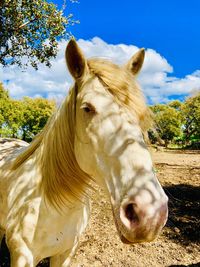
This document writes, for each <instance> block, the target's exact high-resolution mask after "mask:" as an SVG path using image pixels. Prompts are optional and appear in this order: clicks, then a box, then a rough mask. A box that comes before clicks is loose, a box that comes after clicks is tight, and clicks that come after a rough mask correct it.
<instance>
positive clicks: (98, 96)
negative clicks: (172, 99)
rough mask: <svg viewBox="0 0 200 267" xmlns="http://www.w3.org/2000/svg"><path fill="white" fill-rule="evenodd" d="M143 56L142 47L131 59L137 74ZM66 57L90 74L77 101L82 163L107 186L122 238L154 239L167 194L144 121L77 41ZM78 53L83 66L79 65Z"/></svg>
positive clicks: (75, 73)
mask: <svg viewBox="0 0 200 267" xmlns="http://www.w3.org/2000/svg"><path fill="white" fill-rule="evenodd" d="M143 55H144V52H143V50H141V51H140V52H139V53H137V55H136V56H135V57H133V58H132V60H131V61H132V62H133V61H134V64H131V67H132V68H133V67H134V68H135V69H134V70H133V69H132V72H133V73H134V74H136V73H137V72H138V71H139V69H140V67H141V65H142V62H143ZM66 56H67V63H68V67H69V70H70V72H71V73H72V75H73V76H74V77H75V79H77V82H80V78H81V77H83V76H85V80H84V79H82V81H83V80H84V82H82V83H81V86H79V88H80V89H79V92H78V94H77V99H76V137H75V155H76V159H77V162H78V164H79V165H80V167H81V169H82V170H84V171H85V172H86V173H88V174H89V175H90V176H91V177H93V178H95V179H96V180H97V181H98V182H99V183H101V184H102V185H103V186H104V187H105V188H106V190H107V192H108V195H109V197H110V200H111V205H112V209H113V214H114V219H115V223H116V226H117V229H118V232H119V235H120V237H121V240H122V241H123V242H125V243H135V242H142V241H151V240H153V239H154V238H155V237H156V236H157V235H158V233H159V232H160V230H161V229H162V227H163V226H164V224H165V222H166V219H167V197H166V195H165V193H164V191H163V189H162V188H161V186H160V184H159V182H158V180H157V178H156V176H155V173H154V171H153V166H152V161H151V157H150V154H149V151H148V149H147V147H146V145H145V143H144V139H143V135H142V131H141V128H140V126H139V120H138V118H137V116H136V114H134V112H131V111H130V110H129V109H128V108H127V107H125V106H123V105H121V104H120V103H119V102H118V101H116V98H115V96H114V95H113V94H111V93H110V92H109V91H108V89H106V87H105V85H104V84H103V83H102V81H101V80H100V79H99V78H97V77H96V76H94V75H93V76H92V75H91V73H90V71H89V68H88V67H87V63H86V61H85V60H84V58H83V56H82V54H81V52H80V50H79V49H78V47H77V45H76V43H75V42H74V41H71V42H70V43H69V45H68V49H67V53H66ZM72 56H73V57H75V58H76V61H75V62H78V64H79V65H78V66H76V67H74V65H73V64H74V63H72V62H73V60H71V58H70V57H72ZM77 59H78V60H77ZM127 66H128V67H130V62H129V64H128V65H127ZM128 67H127V68H128ZM86 76H87V78H86Z"/></svg>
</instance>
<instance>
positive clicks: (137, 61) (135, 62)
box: [125, 48, 145, 75]
mask: <svg viewBox="0 0 200 267" xmlns="http://www.w3.org/2000/svg"><path fill="white" fill-rule="evenodd" d="M144 56H145V50H144V48H141V49H140V50H139V51H138V52H137V53H136V54H135V55H133V57H132V58H131V59H130V60H129V61H128V63H127V64H126V66H125V67H126V68H127V69H128V70H129V71H131V73H132V74H133V75H137V74H138V73H139V72H140V70H141V68H142V65H143V62H144Z"/></svg>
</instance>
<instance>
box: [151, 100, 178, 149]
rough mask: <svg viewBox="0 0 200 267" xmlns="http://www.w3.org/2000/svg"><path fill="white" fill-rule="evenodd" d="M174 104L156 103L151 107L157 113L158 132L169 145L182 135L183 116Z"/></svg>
mask: <svg viewBox="0 0 200 267" xmlns="http://www.w3.org/2000/svg"><path fill="white" fill-rule="evenodd" d="M172 106H173V105H170V104H168V105H164V104H163V105H155V106H153V107H152V108H151V109H152V111H153V112H154V114H155V123H156V127H157V132H158V134H159V136H160V137H161V139H163V140H164V141H165V145H166V146H167V145H168V143H169V142H170V141H172V140H173V139H174V138H175V137H178V136H180V135H181V125H182V116H181V113H180V111H179V110H177V109H176V108H175V107H172Z"/></svg>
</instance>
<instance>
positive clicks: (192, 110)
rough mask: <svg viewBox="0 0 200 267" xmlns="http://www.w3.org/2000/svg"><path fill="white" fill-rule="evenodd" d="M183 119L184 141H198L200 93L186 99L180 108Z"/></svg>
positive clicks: (199, 131)
mask: <svg viewBox="0 0 200 267" xmlns="http://www.w3.org/2000/svg"><path fill="white" fill-rule="evenodd" d="M182 113H183V116H184V119H185V122H184V134H185V140H186V141H187V142H189V141H190V140H191V141H192V140H194V141H199V140H200V92H199V93H197V94H196V95H194V96H192V97H189V98H188V99H186V101H185V103H184V104H183V107H182Z"/></svg>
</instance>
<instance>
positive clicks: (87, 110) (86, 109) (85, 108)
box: [83, 107, 91, 113]
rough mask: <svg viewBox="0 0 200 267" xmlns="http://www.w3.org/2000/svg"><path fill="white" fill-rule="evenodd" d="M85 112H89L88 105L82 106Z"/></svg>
mask: <svg viewBox="0 0 200 267" xmlns="http://www.w3.org/2000/svg"><path fill="white" fill-rule="evenodd" d="M83 109H84V111H85V112H87V113H89V112H90V111H91V109H90V108H89V107H84V108H83Z"/></svg>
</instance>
